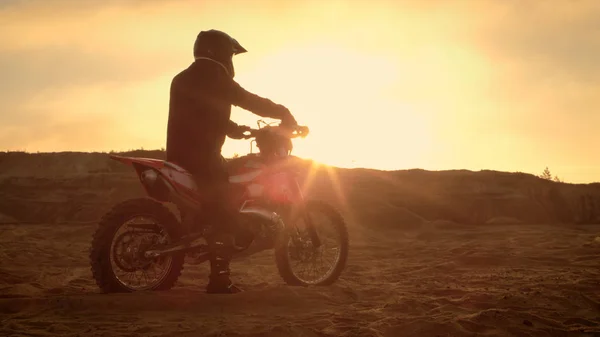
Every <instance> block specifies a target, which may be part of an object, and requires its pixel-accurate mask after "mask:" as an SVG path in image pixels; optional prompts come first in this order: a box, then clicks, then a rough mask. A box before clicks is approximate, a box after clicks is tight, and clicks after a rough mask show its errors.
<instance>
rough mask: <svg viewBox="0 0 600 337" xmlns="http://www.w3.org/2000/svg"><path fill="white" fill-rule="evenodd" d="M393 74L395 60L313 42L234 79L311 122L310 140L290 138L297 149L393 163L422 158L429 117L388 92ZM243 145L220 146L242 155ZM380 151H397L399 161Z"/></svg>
mask: <svg viewBox="0 0 600 337" xmlns="http://www.w3.org/2000/svg"><path fill="white" fill-rule="evenodd" d="M241 57H243V56H241ZM241 57H240V58H241ZM398 76H401V74H399V69H398V66H397V65H396V64H395V63H394V62H392V61H391V60H390V59H389V58H387V57H385V56H384V55H382V56H379V55H369V54H367V53H360V52H358V51H355V50H351V49H348V48H344V47H343V46H335V45H332V44H312V45H307V46H300V47H297V48H295V49H288V50H284V51H280V52H277V53H273V54H271V55H267V56H265V57H263V58H262V60H261V61H260V62H257V63H255V64H253V65H251V66H249V67H248V68H245V69H242V70H241V71H240V73H239V76H238V78H237V80H238V82H240V83H241V84H242V85H243V86H245V87H246V88H247V89H248V90H250V91H254V92H256V93H257V94H259V95H262V96H266V97H269V98H272V99H273V100H274V101H276V102H278V103H281V104H284V105H286V106H287V107H288V108H289V109H290V110H291V111H292V112H293V113H294V114H295V116H296V117H297V119H298V121H299V122H300V123H302V124H306V125H308V126H309V127H310V128H311V135H310V136H309V137H308V138H306V139H303V140H298V141H295V154H296V155H298V156H301V157H307V158H312V159H314V160H316V161H319V162H322V163H325V164H329V165H336V166H342V167H353V166H371V165H376V166H378V167H385V168H396V167H398V166H410V165H411V164H413V163H416V162H417V161H418V160H420V159H421V158H420V157H421V156H422V155H423V154H424V153H426V152H427V151H428V150H429V142H430V130H429V127H428V121H427V119H426V118H425V117H424V116H423V115H419V114H418V112H417V111H414V109H412V108H411V107H410V106H409V105H402V104H399V103H398V102H394V101H393V99H392V98H390V97H386V93H388V92H389V91H390V90H391V88H392V85H394V83H395V80H396V78H397V77H398ZM233 118H234V119H236V120H238V121H239V122H243V123H246V124H249V123H251V124H250V125H254V122H255V120H256V118H257V117H256V116H254V115H252V114H250V113H248V112H244V111H241V110H240V109H235V110H234V113H233ZM243 146H244V145H242V144H239V142H234V141H228V144H227V145H226V147H225V149H224V150H225V151H227V152H229V153H233V152H238V153H240V151H242V152H243V149H242V147H243ZM386 152H387V153H389V154H390V155H391V154H393V155H394V156H395V155H396V154H398V153H400V152H401V153H402V156H401V157H400V158H403V159H400V160H399V159H398V158H397V157H395V158H394V159H392V158H391V157H389V156H387V157H386V155H385V153H386ZM382 153H384V155H382Z"/></svg>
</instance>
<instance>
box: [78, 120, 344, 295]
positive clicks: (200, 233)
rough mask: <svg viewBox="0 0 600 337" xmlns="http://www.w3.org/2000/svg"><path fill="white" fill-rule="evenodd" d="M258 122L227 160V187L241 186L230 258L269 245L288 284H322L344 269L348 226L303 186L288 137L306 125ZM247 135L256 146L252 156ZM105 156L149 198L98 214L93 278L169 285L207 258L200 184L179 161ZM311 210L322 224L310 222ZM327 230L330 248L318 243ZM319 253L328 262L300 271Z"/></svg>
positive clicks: (303, 132) (115, 284) (123, 284)
mask: <svg viewBox="0 0 600 337" xmlns="http://www.w3.org/2000/svg"><path fill="white" fill-rule="evenodd" d="M260 122H262V121H259V123H258V129H250V130H249V131H247V132H246V133H245V134H244V136H245V137H244V138H245V139H251V138H254V139H253V140H252V141H251V143H250V154H248V155H245V156H242V157H238V158H234V159H231V160H229V161H228V163H227V168H228V171H229V183H230V186H233V187H237V189H239V194H238V195H239V198H236V200H238V201H239V214H238V218H239V219H240V221H239V226H238V229H237V231H236V234H235V240H234V241H235V244H234V247H235V255H234V259H236V258H240V257H244V256H250V255H252V254H256V253H258V252H261V251H265V250H268V249H274V253H275V264H276V266H277V269H278V272H279V275H280V276H281V277H282V279H283V280H284V281H285V282H286V283H287V284H289V285H298V286H308V285H330V284H332V283H334V282H335V281H336V280H337V279H338V278H339V276H340V274H341V273H342V271H343V269H344V268H345V265H346V260H347V257H348V249H349V248H348V245H349V244H348V231H347V227H346V223H345V221H344V219H343V217H342V216H341V214H340V213H339V212H338V211H337V210H336V209H335V208H333V207H332V206H330V205H329V204H327V203H324V202H320V201H314V200H308V199H306V198H305V197H304V195H303V193H302V189H301V186H300V184H299V179H298V178H299V174H300V172H299V171H301V170H299V169H298V164H297V163H298V158H297V157H294V156H292V155H291V152H292V148H293V146H292V139H293V138H296V137H302V138H304V137H306V136H307V135H308V131H309V130H308V128H307V127H297V128H295V129H293V130H290V129H288V128H283V127H282V126H272V125H266V126H263V127H261V124H260ZM263 123H264V122H263ZM265 124H266V123H265ZM247 133H249V134H247ZM253 142H255V143H256V146H257V147H258V150H259V152H258V153H252V152H253V150H252V143H253ZM110 158H112V159H114V160H117V161H120V162H122V163H125V164H128V165H131V166H133V168H134V169H135V171H136V172H137V175H138V178H139V180H140V182H141V184H142V185H143V187H144V189H145V191H146V193H147V195H148V197H143V198H136V199H131V200H126V201H124V202H121V203H119V204H117V205H115V206H114V207H113V208H112V209H111V210H110V211H109V212H108V213H107V214H105V215H104V216H103V217H102V219H101V220H100V222H99V225H98V228H97V230H96V232H95V234H94V236H93V240H92V247H91V249H90V256H89V257H90V262H91V269H92V274H93V277H94V279H95V280H96V283H97V285H98V286H99V287H100V288H101V290H102V291H104V292H132V291H139V290H167V289H170V288H172V287H173V286H174V284H175V283H176V282H177V279H178V278H179V276H180V275H181V272H182V270H183V265H184V263H188V264H200V263H203V262H206V261H208V257H209V251H208V245H207V241H206V237H207V235H210V233H211V231H212V230H213V229H214V227H215V226H218V224H212V223H210V221H202V214H203V212H202V209H203V208H202V207H203V203H202V197H201V193H202V191H201V190H200V189H199V188H198V186H197V184H196V183H195V180H194V179H193V177H192V175H191V174H190V173H188V172H186V170H184V169H183V168H181V167H179V166H177V165H175V164H173V163H170V162H167V161H163V160H157V159H149V158H138V157H124V156H118V155H111V156H110ZM238 201H236V205H237V203H238ZM173 205H174V206H176V207H171V208H169V206H173ZM173 208H174V209H173ZM177 210H179V213H180V216H179V219H178V217H177V216H176V213H177ZM317 215H324V216H325V219H326V220H328V223H327V224H322V223H318V222H317V221H316V219H315V218H316V216H317ZM326 227H329V229H330V230H331V231H332V232H333V234H334V235H335V236H336V240H334V241H337V246H333V244H331V243H330V242H329V241H327V240H325V239H326V235H324V234H323V230H324V229H325V228H326ZM326 253H331V254H332V258H331V260H332V262H331V265H330V266H329V267H322V268H320V269H318V270H316V269H313V270H312V271H309V272H308V273H306V271H307V267H306V266H309V267H310V266H315V265H316V264H317V263H318V262H323V255H325V254H326ZM297 266H300V267H302V266H304V268H296V267H297ZM302 271H304V272H305V273H301V272H302ZM306 274H309V275H306Z"/></svg>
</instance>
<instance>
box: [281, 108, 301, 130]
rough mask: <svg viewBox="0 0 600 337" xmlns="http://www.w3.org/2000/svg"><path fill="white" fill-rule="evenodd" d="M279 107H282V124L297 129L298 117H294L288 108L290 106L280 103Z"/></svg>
mask: <svg viewBox="0 0 600 337" xmlns="http://www.w3.org/2000/svg"><path fill="white" fill-rule="evenodd" d="M279 107H280V109H281V115H280V116H281V124H280V125H281V126H283V127H285V128H289V129H295V128H296V127H298V123H297V122H296V119H295V118H294V116H293V115H292V113H291V112H290V110H288V108H286V107H284V106H283V105H279Z"/></svg>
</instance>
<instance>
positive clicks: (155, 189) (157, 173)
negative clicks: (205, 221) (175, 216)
mask: <svg viewBox="0 0 600 337" xmlns="http://www.w3.org/2000/svg"><path fill="white" fill-rule="evenodd" d="M110 158H111V159H113V160H116V161H119V162H122V163H124V164H126V165H130V166H133V168H134V169H135V171H136V173H137V175H138V178H139V180H140V182H141V183H142V186H143V187H144V190H145V191H146V193H147V194H148V196H150V197H151V198H153V199H156V200H158V201H161V202H173V203H175V204H177V205H180V206H183V207H185V208H189V209H196V208H199V207H200V204H199V203H198V202H196V201H195V200H192V199H190V198H187V197H185V196H182V195H181V194H180V193H178V191H177V189H176V188H175V187H174V186H173V183H172V182H171V181H170V179H169V178H168V177H166V176H165V175H164V174H163V173H162V172H161V169H162V168H164V167H165V166H168V164H165V161H163V160H159V159H151V158H136V157H122V156H116V155H111V156H110Z"/></svg>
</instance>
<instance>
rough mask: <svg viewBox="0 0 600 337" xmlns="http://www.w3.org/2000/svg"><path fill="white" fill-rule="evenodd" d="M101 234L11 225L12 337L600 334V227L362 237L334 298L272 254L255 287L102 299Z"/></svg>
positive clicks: (0, 309)
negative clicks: (96, 268)
mask: <svg viewBox="0 0 600 337" xmlns="http://www.w3.org/2000/svg"><path fill="white" fill-rule="evenodd" d="M93 230H94V227H93V226H90V225H78V226H74V225H21V226H16V225H5V226H0V315H1V316H0V317H1V318H0V335H1V336H50V335H59V336H179V337H185V336H600V238H598V236H600V226H585V227H584V226H580V227H575V226H562V227H558V226H548V225H545V226H534V225H528V226H523V225H510V226H506V225H504V226H501V225H486V226H481V227H468V226H460V227H452V228H448V227H445V228H444V227H441V226H434V225H430V226H425V227H424V228H422V229H418V230H414V229H413V230H410V231H395V232H386V233H379V234H373V235H372V237H368V238H365V237H363V236H361V235H360V233H359V231H358V230H353V231H352V233H351V235H352V241H351V254H350V259H349V263H348V267H347V269H346V271H345V273H344V274H343V275H342V278H341V279H340V281H339V282H338V283H336V284H335V285H333V286H330V287H318V288H298V287H288V286H285V285H283V284H282V282H281V281H280V279H279V277H278V275H277V274H276V269H275V267H274V263H273V257H272V254H271V253H270V252H265V253H261V254H260V255H257V256H254V257H251V258H249V259H246V260H241V261H238V262H235V263H234V265H233V268H234V273H235V275H234V276H235V279H236V280H238V281H239V283H240V284H241V285H242V286H243V287H244V288H245V289H246V290H247V291H246V292H245V293H242V294H238V295H233V296H231V295H206V294H204V293H203V290H204V286H205V284H206V280H207V279H206V277H207V274H208V269H207V267H206V266H189V267H187V269H186V270H184V274H183V276H182V278H181V280H180V282H179V284H178V286H177V287H176V288H174V289H173V290H171V291H167V292H160V293H158V292H154V293H136V294H117V295H105V294H99V293H98V290H97V288H96V286H95V284H94V283H93V281H92V279H91V272H90V270H89V265H88V260H87V251H88V249H89V242H90V236H91V234H92V231H93Z"/></svg>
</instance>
